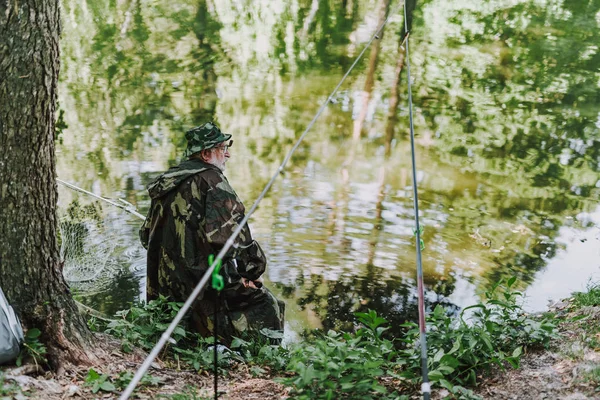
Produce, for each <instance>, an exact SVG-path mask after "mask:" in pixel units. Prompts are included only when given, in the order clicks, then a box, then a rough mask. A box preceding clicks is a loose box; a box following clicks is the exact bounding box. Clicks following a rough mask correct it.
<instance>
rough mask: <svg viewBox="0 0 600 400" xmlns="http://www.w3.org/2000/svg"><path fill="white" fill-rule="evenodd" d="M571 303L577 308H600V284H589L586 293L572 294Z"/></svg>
mask: <svg viewBox="0 0 600 400" xmlns="http://www.w3.org/2000/svg"><path fill="white" fill-rule="evenodd" d="M573 303H574V304H575V305H576V306H579V307H586V306H600V283H593V284H589V285H588V287H587V292H577V293H573Z"/></svg>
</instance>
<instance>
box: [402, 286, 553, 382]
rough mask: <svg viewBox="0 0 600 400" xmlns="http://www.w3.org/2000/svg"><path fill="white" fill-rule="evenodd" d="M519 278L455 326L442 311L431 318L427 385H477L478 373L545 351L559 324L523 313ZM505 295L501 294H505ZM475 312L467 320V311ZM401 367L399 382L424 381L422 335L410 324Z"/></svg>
mask: <svg viewBox="0 0 600 400" xmlns="http://www.w3.org/2000/svg"><path fill="white" fill-rule="evenodd" d="M515 281H516V278H511V279H509V280H508V281H507V282H506V284H505V285H501V283H500V282H499V283H496V284H495V285H493V286H492V288H491V290H489V291H487V292H486V293H485V298H486V301H485V302H483V303H479V304H476V305H473V306H471V307H467V308H465V309H464V310H463V311H462V312H461V314H460V319H459V320H458V321H455V320H454V319H453V318H452V317H450V316H449V315H448V314H447V313H446V312H445V310H444V309H443V308H442V307H439V306H438V307H436V308H435V310H434V311H433V313H432V314H430V315H429V316H428V318H427V326H428V334H427V346H428V356H429V357H428V367H429V371H430V372H429V379H430V381H431V382H434V383H437V384H439V385H440V386H443V387H445V388H447V389H449V390H454V385H461V386H462V385H475V384H476V383H477V376H478V374H479V373H480V372H482V371H486V370H489V369H490V367H491V366H492V365H498V366H499V367H500V368H502V369H504V368H506V366H507V365H510V366H511V367H513V368H518V367H519V360H520V358H521V355H522V354H523V351H524V349H525V348H527V347H531V346H541V345H546V344H547V343H548V342H549V340H550V339H551V338H552V337H554V336H555V335H556V333H555V332H556V324H555V322H554V321H553V320H552V319H550V318H549V317H542V318H533V317H531V316H528V315H527V314H525V313H524V312H523V309H522V308H521V306H520V305H519V304H518V301H517V299H518V298H520V297H521V296H522V294H521V293H520V292H518V291H515V290H513V289H512V287H513V285H514V283H515ZM501 289H503V290H501ZM469 310H473V311H474V312H472V314H471V315H470V316H469V317H468V318H466V316H465V314H466V312H467V311H469ZM406 326H407V327H408V328H409V331H408V332H407V335H406V336H405V338H404V339H403V341H404V342H405V343H406V348H405V349H403V350H402V351H401V352H400V355H399V357H398V360H397V365H398V366H399V368H400V369H401V372H400V374H399V376H400V377H402V378H405V379H407V380H409V381H410V382H413V383H415V384H416V383H417V382H418V381H419V380H420V379H421V365H420V348H419V346H418V345H417V344H418V341H419V330H418V327H417V325H416V324H414V323H408V324H406Z"/></svg>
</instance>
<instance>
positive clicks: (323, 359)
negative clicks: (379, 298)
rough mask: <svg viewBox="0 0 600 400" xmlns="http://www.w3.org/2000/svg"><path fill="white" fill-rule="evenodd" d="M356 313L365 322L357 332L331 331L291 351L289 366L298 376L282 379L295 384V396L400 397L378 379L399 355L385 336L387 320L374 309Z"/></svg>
mask: <svg viewBox="0 0 600 400" xmlns="http://www.w3.org/2000/svg"><path fill="white" fill-rule="evenodd" d="M356 315H357V317H358V319H359V322H360V323H361V324H362V327H361V328H359V329H358V330H357V331H356V333H343V334H342V333H337V332H334V331H329V332H328V333H327V334H326V335H323V336H322V337H320V338H318V339H317V340H315V341H314V343H312V344H309V345H307V346H302V347H298V348H296V349H295V350H293V351H292V353H291V359H290V363H289V367H288V369H289V370H290V371H292V372H295V374H296V375H295V376H294V377H291V378H285V379H283V382H284V383H285V384H287V385H290V386H292V387H293V392H292V394H293V395H294V397H295V398H297V399H334V398H344V399H386V398H400V397H398V395H397V394H390V393H388V389H387V388H386V387H385V386H383V385H382V384H381V383H380V382H379V378H380V377H381V376H383V375H384V374H385V373H386V369H387V367H388V366H390V365H391V364H389V361H391V360H392V359H393V358H394V356H395V355H396V352H395V350H394V346H393V343H392V342H391V341H390V340H387V339H384V338H383V337H382V334H383V332H384V331H385V330H386V329H387V328H385V327H383V326H381V325H383V324H384V323H386V321H385V320H384V319H383V318H381V317H379V316H377V314H376V313H375V311H369V313H357V314H356Z"/></svg>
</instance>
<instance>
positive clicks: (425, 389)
mask: <svg viewBox="0 0 600 400" xmlns="http://www.w3.org/2000/svg"><path fill="white" fill-rule="evenodd" d="M406 9H407V7H406V1H405V2H404V31H405V33H406V37H405V38H404V45H405V49H406V77H407V82H408V117H409V121H410V155H411V158H412V185H413V206H414V209H415V225H416V229H415V236H416V239H417V240H416V241H415V245H416V248H417V297H418V303H419V305H418V308H419V341H420V344H421V374H422V378H423V382H422V383H421V392H422V393H423V399H424V400H429V399H430V397H431V386H430V384H429V372H428V369H427V332H426V326H425V293H424V289H423V287H424V285H423V265H422V262H421V225H420V224H419V195H418V193H417V161H416V157H415V129H414V124H413V104H412V89H411V81H410V58H409V52H408V42H409V37H410V31H409V29H408V12H407V10H406Z"/></svg>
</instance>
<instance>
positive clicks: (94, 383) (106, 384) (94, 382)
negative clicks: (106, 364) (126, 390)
mask: <svg viewBox="0 0 600 400" xmlns="http://www.w3.org/2000/svg"><path fill="white" fill-rule="evenodd" d="M85 384H86V385H87V386H91V388H92V393H98V392H99V391H100V390H102V391H103V392H114V391H115V390H116V389H117V387H116V386H115V385H114V384H113V383H112V382H111V379H110V376H108V375H105V374H100V373H98V372H96V370H94V369H93V368H90V370H89V371H88V374H87V376H86V377H85Z"/></svg>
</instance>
